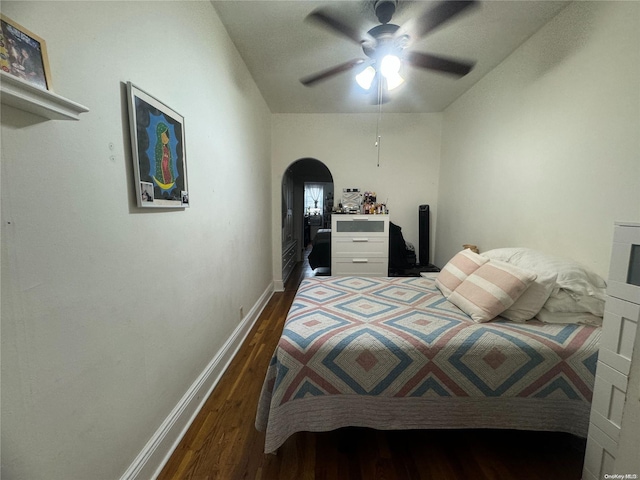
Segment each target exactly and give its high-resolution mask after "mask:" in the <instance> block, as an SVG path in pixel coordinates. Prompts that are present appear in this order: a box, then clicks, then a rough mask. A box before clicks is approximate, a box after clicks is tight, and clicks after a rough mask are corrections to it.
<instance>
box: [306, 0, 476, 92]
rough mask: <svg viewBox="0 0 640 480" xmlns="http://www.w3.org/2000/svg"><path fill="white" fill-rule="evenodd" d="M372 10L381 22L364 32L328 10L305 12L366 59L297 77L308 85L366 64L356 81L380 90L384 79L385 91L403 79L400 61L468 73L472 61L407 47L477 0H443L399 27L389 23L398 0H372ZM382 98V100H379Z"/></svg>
mask: <svg viewBox="0 0 640 480" xmlns="http://www.w3.org/2000/svg"><path fill="white" fill-rule="evenodd" d="M372 3H373V9H374V11H375V14H376V17H377V18H378V21H379V22H380V25H377V26H375V27H373V28H372V29H370V30H369V31H368V32H366V33H364V34H363V33H361V32H360V31H359V30H358V29H357V28H354V27H352V26H351V25H348V24H347V23H345V22H343V21H342V20H340V19H339V18H338V17H337V16H335V15H334V14H333V13H331V12H330V11H329V10H327V9H323V8H320V9H317V10H315V11H313V12H312V13H311V14H309V15H308V17H307V19H308V20H310V21H313V22H316V23H318V24H319V25H321V26H324V27H326V28H328V29H329V30H331V31H333V32H334V33H337V34H339V35H340V36H342V37H346V38H347V39H350V40H351V41H353V42H356V43H358V44H359V45H361V46H362V51H363V52H364V54H365V55H366V56H367V57H368V59H369V60H367V59H363V58H356V59H353V60H350V61H348V62H345V63H342V64H340V65H336V66H334V67H331V68H329V69H327V70H323V71H321V72H318V73H315V74H313V75H309V76H306V77H303V78H301V79H300V82H301V83H302V84H303V85H305V86H307V87H310V86H314V85H316V84H317V83H319V82H321V81H324V80H327V79H329V78H331V77H333V76H334V75H338V74H340V73H343V72H346V71H349V70H352V69H355V68H356V67H358V66H360V65H363V64H365V63H369V65H368V66H367V67H366V68H364V67H363V68H362V69H361V70H362V71H361V72H360V74H359V75H358V76H357V77H356V79H357V80H358V83H359V84H360V85H361V86H362V87H363V88H365V89H366V90H368V89H369V88H370V86H371V85H372V83H374V82H377V85H378V87H379V88H378V91H381V85H382V83H381V82H385V85H386V90H391V89H392V88H394V87H396V86H398V85H399V84H401V83H402V82H403V79H402V77H400V76H399V73H398V72H399V70H400V67H401V65H402V63H406V64H408V65H410V66H412V67H417V68H422V69H427V70H435V71H438V72H443V73H447V74H451V75H454V76H456V77H463V76H464V75H466V74H467V73H469V72H470V71H471V70H472V69H473V67H474V63H472V62H465V61H459V60H455V59H452V58H446V57H442V56H439V55H432V54H428V53H421V52H415V51H412V50H409V48H410V47H411V45H413V44H414V43H415V42H416V41H417V40H419V39H420V38H422V37H424V36H425V35H427V34H429V33H430V32H432V31H433V30H435V29H436V28H437V27H439V26H440V25H442V24H444V23H446V22H448V21H450V20H452V19H453V18H455V17H457V16H458V15H460V14H461V13H463V12H466V11H469V10H470V8H471V7H474V6H476V5H478V3H479V2H478V1H477V0H464V1H457V0H444V1H441V2H439V3H437V4H436V5H435V6H434V7H432V8H430V9H428V10H427V11H425V12H424V13H422V14H421V15H420V16H419V17H418V18H416V19H414V20H413V21H410V22H408V23H407V24H406V25H403V26H399V25H395V24H393V23H390V22H391V18H392V16H393V14H394V13H395V11H396V7H397V6H398V0H375V1H374V2H372ZM378 100H379V101H382V99H380V98H379V99H378Z"/></svg>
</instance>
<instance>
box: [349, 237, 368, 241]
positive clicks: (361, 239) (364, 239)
mask: <svg viewBox="0 0 640 480" xmlns="http://www.w3.org/2000/svg"><path fill="white" fill-rule="evenodd" d="M352 241H353V242H368V241H369V239H368V238H353V239H352Z"/></svg>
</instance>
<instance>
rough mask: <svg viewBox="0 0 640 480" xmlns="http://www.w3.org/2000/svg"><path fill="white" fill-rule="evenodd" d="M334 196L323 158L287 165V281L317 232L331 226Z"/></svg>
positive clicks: (284, 235)
mask: <svg viewBox="0 0 640 480" xmlns="http://www.w3.org/2000/svg"><path fill="white" fill-rule="evenodd" d="M333 198H334V188H333V175H332V174H331V171H330V170H329V168H327V166H326V165H325V164H324V163H322V162H321V161H320V160H316V159H314V158H301V159H299V160H296V161H295V162H293V163H292V164H291V165H290V166H289V168H287V170H286V172H285V173H284V175H283V177H282V252H283V258H282V279H283V281H286V280H287V278H288V276H289V274H290V273H291V271H292V270H293V267H295V265H296V263H297V262H300V261H302V260H303V259H304V253H305V252H306V251H307V250H308V249H309V248H311V245H312V244H313V240H314V238H315V236H316V235H317V232H318V231H319V230H321V229H329V228H331V211H332V210H333ZM294 252H295V254H294ZM292 257H293V258H292Z"/></svg>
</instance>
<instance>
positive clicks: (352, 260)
mask: <svg viewBox="0 0 640 480" xmlns="http://www.w3.org/2000/svg"><path fill="white" fill-rule="evenodd" d="M388 269H389V259H388V258H387V257H372V256H369V257H333V258H332V259H331V275H352V276H355V277H362V276H364V277H386V276H387V275H388Z"/></svg>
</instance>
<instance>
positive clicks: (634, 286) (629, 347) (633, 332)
mask: <svg viewBox="0 0 640 480" xmlns="http://www.w3.org/2000/svg"><path fill="white" fill-rule="evenodd" d="M639 273H640V224H634V223H616V226H615V231H614V239H613V247H612V252H611V266H610V269H609V279H608V281H607V300H606V304H605V312H604V320H603V326H602V336H601V340H600V350H599V353H598V366H597V370H596V381H595V386H594V391H593V401H592V405H591V417H590V423H589V434H588V438H587V449H586V452H585V461H584V470H583V477H582V478H583V480H601V479H602V478H607V477H606V476H605V475H613V474H616V473H619V472H616V471H615V459H616V454H617V450H618V441H619V439H620V428H621V425H622V417H623V412H624V408H625V404H626V402H627V393H628V392H627V386H628V383H629V370H630V366H631V360H632V358H633V355H634V350H635V349H636V343H637V334H638V323H639V322H640V277H639V276H638V275H639Z"/></svg>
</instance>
